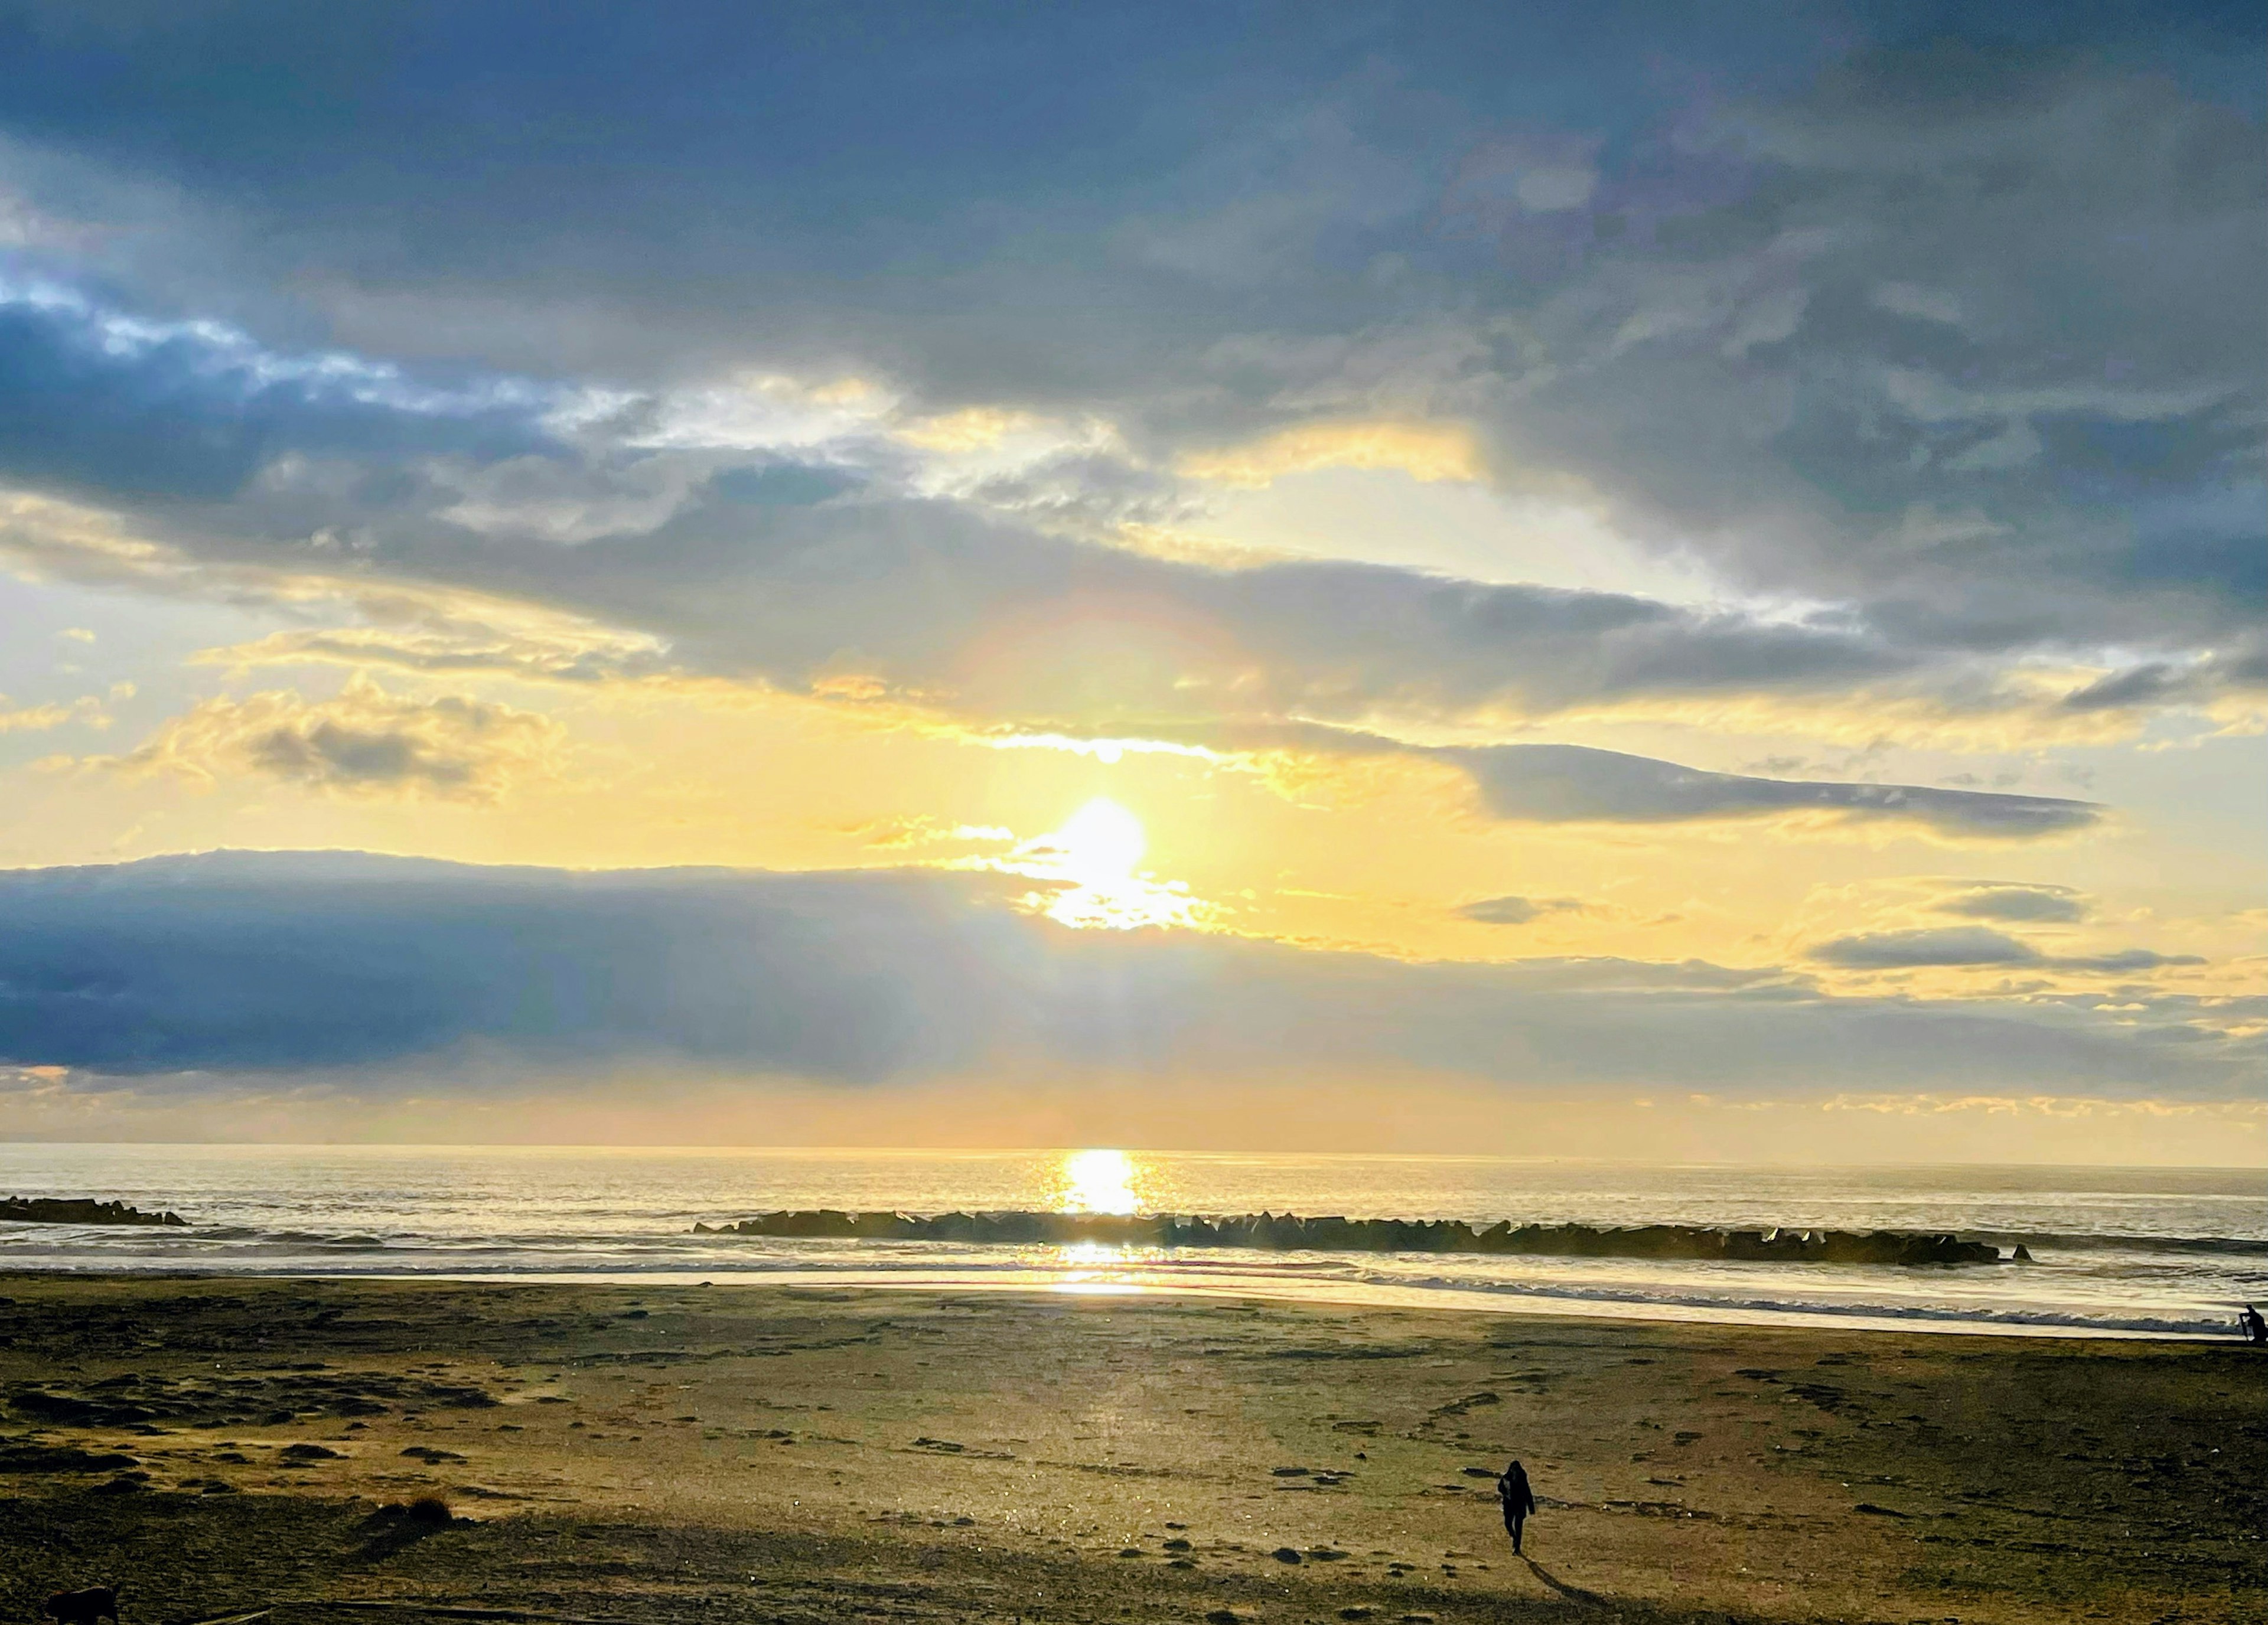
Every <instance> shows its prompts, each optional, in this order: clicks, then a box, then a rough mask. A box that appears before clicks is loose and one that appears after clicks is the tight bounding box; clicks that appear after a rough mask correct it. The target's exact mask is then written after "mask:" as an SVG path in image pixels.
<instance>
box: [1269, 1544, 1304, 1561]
mask: <svg viewBox="0 0 2268 1625" xmlns="http://www.w3.org/2000/svg"><path fill="white" fill-rule="evenodd" d="M1268 1555H1270V1557H1273V1558H1274V1559H1275V1560H1276V1561H1277V1562H1278V1563H1300V1562H1302V1561H1304V1560H1303V1559H1302V1558H1301V1557H1300V1551H1299V1548H1297V1547H1292V1546H1279V1547H1278V1548H1276V1549H1275V1550H1274V1551H1272V1552H1270V1553H1269V1554H1268Z"/></svg>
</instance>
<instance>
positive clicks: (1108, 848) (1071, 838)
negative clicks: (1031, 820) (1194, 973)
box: [1009, 796, 1199, 930]
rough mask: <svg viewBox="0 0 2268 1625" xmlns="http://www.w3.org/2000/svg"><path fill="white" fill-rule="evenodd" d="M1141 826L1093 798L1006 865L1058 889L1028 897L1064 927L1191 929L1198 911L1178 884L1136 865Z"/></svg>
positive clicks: (1144, 839) (1144, 848) (1144, 840)
mask: <svg viewBox="0 0 2268 1625" xmlns="http://www.w3.org/2000/svg"><path fill="white" fill-rule="evenodd" d="M1149 848H1150V843H1149V838H1148V836H1147V835H1145V833H1144V832H1143V829H1142V820H1140V819H1138V818H1137V817H1135V816H1134V814H1133V813H1130V812H1128V811H1127V810H1126V809H1125V808H1124V807H1123V806H1121V805H1118V803H1116V802H1115V801H1113V800H1111V799H1110V798H1108V797H1107V796H1097V797H1096V798H1094V800H1092V801H1090V802H1088V803H1087V804H1086V805H1085V806H1083V807H1081V808H1079V811H1078V812H1076V813H1072V814H1071V816H1070V817H1069V818H1067V819H1065V820H1064V823H1063V827H1061V828H1059V829H1057V830H1056V831H1055V832H1054V833H1052V834H1050V835H1042V836H1041V837H1040V839H1038V840H1037V841H1032V842H1026V843H1025V844H1024V846H1023V847H1021V848H1020V849H1018V851H1017V852H1016V853H1015V854H1014V856H1013V861H1012V863H1011V864H1010V865H1009V866H1010V867H1013V869H1014V870H1015V871H1016V872H1018V873H1021V874H1028V875H1031V876H1032V877H1034V878H1035V879H1045V880H1053V881H1056V882H1058V883H1059V889H1057V890H1056V891H1054V892H1051V893H1035V895H1034V896H1033V898H1032V899H1031V906H1032V907H1034V908H1037V909H1039V910H1040V911H1041V912H1042V913H1043V914H1045V915H1047V916H1048V917H1049V919H1052V920H1057V921H1059V922H1061V923H1063V924H1065V925H1077V926H1103V927H1108V928H1110V929H1114V930H1134V929H1135V928H1137V927H1138V926H1145V925H1193V924H1195V923H1197V915H1198V911H1199V905H1198V904H1197V901H1196V900H1195V899H1193V898H1192V897H1190V896H1189V887H1188V886H1187V885H1185V884H1184V883H1182V881H1179V880H1167V881H1161V880H1158V879H1152V877H1151V876H1150V875H1149V874H1148V873H1146V872H1145V871H1141V870H1140V869H1138V867H1137V865H1138V864H1140V863H1141V861H1142V859H1143V857H1144V855H1145V854H1146V853H1147V852H1148V850H1149Z"/></svg>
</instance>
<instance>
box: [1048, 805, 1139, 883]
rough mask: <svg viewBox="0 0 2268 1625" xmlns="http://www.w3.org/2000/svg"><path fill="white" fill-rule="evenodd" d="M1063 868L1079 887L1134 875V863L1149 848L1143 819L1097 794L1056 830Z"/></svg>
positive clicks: (1115, 881)
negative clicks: (1143, 827) (1143, 830)
mask: <svg viewBox="0 0 2268 1625" xmlns="http://www.w3.org/2000/svg"><path fill="white" fill-rule="evenodd" d="M1055 838H1056V842H1057V845H1059V846H1061V847H1062V848H1063V852H1064V872H1065V873H1067V874H1068V875H1069V876H1070V877H1071V879H1074V880H1076V881H1078V882H1079V884H1080V885H1081V886H1112V885H1118V884H1123V883H1124V882H1125V881H1128V880H1130V879H1133V878H1134V865H1135V864H1138V863H1140V862H1141V861H1142V855H1143V854H1144V853H1145V852H1146V851H1148V850H1149V849H1150V842H1149V837H1147V836H1146V835H1144V834H1143V833H1142V820H1140V819H1138V818H1136V817H1135V816H1134V815H1133V814H1132V813H1129V812H1128V811H1127V810H1126V809H1125V808H1124V807H1122V806H1120V805H1118V804H1117V803H1116V802H1115V801H1113V800H1111V799H1110V798H1108V797H1107V796H1097V797H1096V798H1094V800H1092V801H1090V802H1088V803H1087V804H1086V805H1085V806H1083V807H1081V808H1080V809H1079V811H1078V812H1076V813H1072V814H1071V817H1070V818H1069V819H1067V820H1064V827H1062V828H1061V829H1058V830H1057V831H1056V835H1055Z"/></svg>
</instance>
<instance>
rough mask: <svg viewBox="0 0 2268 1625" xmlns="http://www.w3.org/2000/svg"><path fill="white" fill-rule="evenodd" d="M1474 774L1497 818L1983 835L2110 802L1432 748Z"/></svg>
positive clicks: (1577, 753)
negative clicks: (1896, 828) (1854, 823)
mask: <svg viewBox="0 0 2268 1625" xmlns="http://www.w3.org/2000/svg"><path fill="white" fill-rule="evenodd" d="M1432 754H1435V755H1438V756H1440V757H1441V758H1442V759H1444V760H1446V761H1454V762H1455V763H1456V764H1457V765H1458V766H1459V767H1461V768H1463V769H1464V770H1465V771H1466V773H1468V774H1469V775H1470V776H1471V777H1472V780H1473V783H1475V785H1476V786H1477V787H1478V789H1479V790H1480V796H1481V802H1482V805H1484V807H1485V808H1486V809H1487V810H1488V811H1489V812H1490V813H1493V814H1495V815H1496V816H1497V817H1499V818H1503V819H1517V820H1528V821H1532V822H1535V823H1548V824H1557V823H1584V822H1594V821H1595V822H1603V823H1683V822H1690V821H1695V820H1709V819H1736V818H1758V817H1765V816H1769V815H1771V814H1774V813H1800V812H1821V813H1835V814H1837V815H1840V816H1842V817H1845V818H1848V819H1854V820H1856V819H1883V820H1903V821H1907V822H1911V823H1916V824H1920V825H1924V826H1926V827H1930V828H1933V829H1936V830H1939V831H1940V832H1942V833H1944V834H1947V835H1959V836H1964V837H1968V838H1970V839H1979V840H2021V839H2026V838H2030V837H2036V836H2040V835H2056V834H2061V833H2064V832H2066V831H2070V830H2074V829H2083V828H2085V827H2088V825H2091V824H2093V823H2095V822H2096V821H2097V820H2099V819H2100V818H2101V816H2102V810H2101V809H2100V808H2099V807H2096V806H2095V805H2093V804H2092V803H2089V802H2085V801H2068V800H2064V799H2061V798H2057V797H2052V796H2015V795H2003V794H1997V793H1994V792H1991V791H1985V790H1937V789H1932V788H1929V787H1926V786H1923V785H1917V784H1854V783H1833V782H1830V781H1826V780H1818V779H1770V778H1751V777H1749V776H1745V775H1742V774H1737V773H1712V772H1708V771H1705V770H1704V769H1702V768H1685V767H1680V766H1678V765H1677V764H1676V763H1675V762H1669V761H1656V760H1655V759H1653V757H1650V756H1631V755H1625V754H1623V753H1622V752H1620V751H1606V750H1594V749H1591V748H1590V747H1588V746H1580V745H1493V746H1473V747H1457V748H1448V749H1442V750H1439V751H1436V752H1434V753H1432Z"/></svg>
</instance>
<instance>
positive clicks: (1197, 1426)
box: [0, 1275, 2268, 1625]
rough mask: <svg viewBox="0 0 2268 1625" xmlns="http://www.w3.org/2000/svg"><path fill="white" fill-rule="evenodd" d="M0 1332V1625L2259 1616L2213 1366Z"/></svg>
mask: <svg viewBox="0 0 2268 1625" xmlns="http://www.w3.org/2000/svg"><path fill="white" fill-rule="evenodd" d="M0 1300H4V1301H0V1402H4V1409H0V1530H4V1534H0V1609H4V1610H5V1611H6V1613H7V1614H8V1617H11V1618H22V1619H26V1620H29V1619H32V1618H33V1617H34V1615H35V1614H36V1613H37V1610H38V1607H39V1605H40V1599H42V1598H44V1597H45V1596H46V1595H47V1594H48V1592H52V1591H55V1590H57V1589H60V1588H64V1587H73V1586H80V1585H93V1584H98V1583H110V1584H114V1585H116V1586H117V1587H118V1589H119V1592H120V1596H121V1599H122V1610H123V1613H124V1615H125V1618H126V1620H127V1621H130V1625H168V1622H180V1621H204V1620H215V1619H222V1618H233V1617H235V1616H238V1615H240V1614H249V1613H252V1612H254V1611H258V1610H269V1611H270V1613H269V1618H270V1619H271V1620H272V1621H276V1625H314V1622H316V1621H343V1620H348V1619H351V1618H355V1617H365V1618H369V1619H372V1620H379V1619H388V1618H397V1617H398V1618H400V1619H401V1620H403V1621H416V1620H419V1619H425V1618H438V1619H451V1618H468V1617H469V1618H496V1619H527V1620H553V1619H571V1620H605V1621H617V1620H619V1621H636V1622H639V1625H643V1622H644V1621H662V1620H670V1621H679V1620H684V1619H688V1618H693V1619H699V1620H704V1621H719V1622H725V1621H760V1620H761V1621H822V1620H823V1621H834V1620H851V1619H875V1620H882V1619H890V1620H899V1619H904V1620H915V1619H919V1620H937V1621H958V1620H1027V1621H1043V1620H1044V1621H1056V1620H1060V1621H1146V1620H1160V1621H1163V1620H1192V1621H1194V1620H1207V1619H1210V1620H1212V1621H1231V1620H1247V1621H1332V1620H1364V1619H1369V1620H1378V1621H1402V1622H1406V1625H1425V1621H1435V1622H1436V1625H1447V1622H1448V1621H1483V1620H1489V1621H1496V1620H1519V1619H1530V1618H1533V1619H1545V1618H1550V1619H1568V1620H1573V1619H1579V1618H1592V1617H1596V1618H1602V1619H1604V1618H1613V1617H1620V1618H1624V1619H1628V1620H1633V1621H1638V1620H1646V1621H1657V1620H1658V1621H1689V1620H1690V1621H1699V1620H1720V1619H1727V1618H1731V1619H1741V1620H1748V1619H1756V1620H1772V1619H1790V1620H1808V1619H1833V1620H1866V1621H1922V1620H1927V1621H1933V1622H1937V1621H1952V1620H1959V1621H2016V1620H2037V1619H2072V1620H2080V1619H2094V1620H2106V1619H2107V1620H2112V1621H2161V1620H2173V1619H2182V1620H2200V1621H2202V1620H2228V1619H2242V1618H2250V1617H2268V1605H2264V1603H2263V1601H2262V1599H2263V1597H2264V1596H2268V1480H2264V1476H2263V1473H2262V1463H2263V1461H2264V1460H2268V1358H2262V1357H2259V1356H2258V1355H2257V1353H2256V1352H2255V1351H2253V1350H2250V1349H2245V1348H2242V1347H2240V1346H2236V1345H2235V1344H2233V1343H2232V1344H2231V1345H2228V1346H2212V1345H2200V1344H2195V1343H2173V1342H2144V1341H2107V1340H2106V1341H2099V1342H2098V1341H2066V1340H2056V1341H2050V1340H2043V1339H2029V1340H2028V1339H2019V1338H1999V1337H1980V1336H1947V1335H1926V1334H1918V1333H1917V1334H1913V1335H1902V1334H1896V1333H1878V1332H1865V1331H1852V1332H1848V1333H1842V1332H1823V1331H1817V1330H1807V1329H1786V1328H1778V1327H1771V1328H1764V1327H1727V1326H1714V1325H1712V1326H1701V1325H1691V1324H1679V1323H1675V1322H1668V1321H1661V1322H1632V1321H1611V1322H1610V1321H1601V1320H1578V1319H1565V1320H1554V1319H1547V1318H1542V1317H1536V1316H1532V1315H1519V1316H1510V1315H1506V1316H1493V1315H1479V1314H1469V1313H1456V1312H1447V1311H1430V1312H1418V1311H1411V1312H1396V1311H1382V1310H1376V1309H1361V1310H1355V1309H1344V1308H1333V1307H1329V1306H1311V1305H1286V1304H1280V1303H1260V1302H1233V1301H1208V1300H1204V1299H1197V1298H1170V1297H1139V1296H1133V1297H1129V1296H1091V1297H1082V1296H1078V1295H1072V1294H1052V1295H1027V1296H1017V1295H1013V1294H1007V1293H970V1294H952V1293H939V1292H936V1291H927V1292H877V1291H865V1290H861V1291H852V1290H823V1289H822V1290H800V1289H785V1288H778V1287H749V1286H734V1285H717V1286H709V1287H700V1286H688V1287H658V1286H654V1285H650V1284H640V1285H624V1286H612V1285H593V1284H587V1283H553V1284H542V1285H519V1284H501V1283H461V1282H448V1281H432V1280H427V1281H417V1282H407V1281H371V1280H364V1281H353V1282H345V1281H326V1280H310V1279H291V1280H254V1279H227V1278H203V1279H197V1278H186V1277H173V1278H115V1277H111V1278H99V1277H66V1276H54V1275H22V1276H11V1277H8V1278H6V1279H4V1280H0ZM1515 1455H1516V1456H1518V1457H1520V1458H1521V1460H1523V1461H1525V1462H1526V1464H1527V1466H1528V1470H1529V1472H1530V1474H1531V1475H1532V1477H1533V1480H1534V1483H1535V1489H1536V1492H1537V1494H1538V1496H1539V1498H1540V1500H1541V1502H1542V1510H1541V1511H1540V1512H1539V1514H1538V1515H1537V1517H1536V1518H1535V1520H1534V1521H1533V1522H1532V1523H1531V1524H1530V1526H1529V1529H1528V1552H1527V1556H1526V1558H1525V1559H1522V1558H1518V1557H1515V1556H1514V1555H1513V1552H1512V1549H1511V1546H1510V1543H1509V1541H1508V1540H1506V1537H1505V1534H1504V1532H1503V1529H1502V1526H1501V1524H1500V1522H1499V1516H1498V1511H1497V1505H1496V1502H1495V1498H1494V1493H1493V1482H1492V1481H1493V1478H1494V1475H1495V1474H1496V1473H1497V1472H1498V1471H1499V1470H1500V1469H1501V1468H1502V1467H1503V1466H1504V1464H1505V1462H1506V1460H1508V1459H1509V1458H1511V1457H1513V1456H1515ZM423 1496H439V1497H441V1498H442V1499H444V1500H445V1501H446V1503H447V1504H448V1507H449V1518H448V1521H446V1522H443V1521H439V1520H438V1518H430V1517H429V1518H418V1517H414V1516H410V1515H408V1514H406V1513H405V1512H404V1511H402V1509H403V1508H404V1507H405V1506H406V1505H407V1504H409V1503H411V1502H413V1501H416V1499H418V1498H419V1497H423ZM389 1509H391V1510H389ZM452 1610H453V1611H455V1612H451V1611H452ZM468 1611H473V1612H468Z"/></svg>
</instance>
